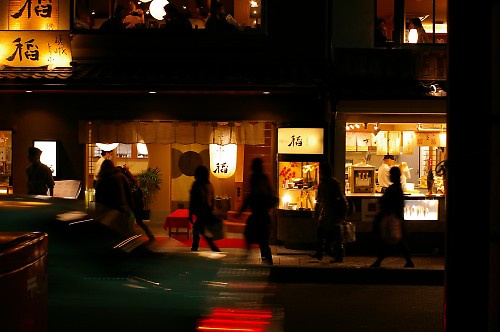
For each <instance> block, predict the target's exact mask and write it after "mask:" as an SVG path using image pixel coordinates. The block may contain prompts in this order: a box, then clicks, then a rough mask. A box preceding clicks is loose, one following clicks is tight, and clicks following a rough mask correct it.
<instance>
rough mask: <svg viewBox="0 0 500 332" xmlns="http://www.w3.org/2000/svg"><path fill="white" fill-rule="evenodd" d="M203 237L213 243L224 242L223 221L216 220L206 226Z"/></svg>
mask: <svg viewBox="0 0 500 332" xmlns="http://www.w3.org/2000/svg"><path fill="white" fill-rule="evenodd" d="M203 235H204V236H205V237H207V238H209V239H211V240H212V241H217V240H222V239H223V238H224V224H223V223H222V219H220V218H214V220H213V222H210V223H207V224H205V227H204V230H203Z"/></svg>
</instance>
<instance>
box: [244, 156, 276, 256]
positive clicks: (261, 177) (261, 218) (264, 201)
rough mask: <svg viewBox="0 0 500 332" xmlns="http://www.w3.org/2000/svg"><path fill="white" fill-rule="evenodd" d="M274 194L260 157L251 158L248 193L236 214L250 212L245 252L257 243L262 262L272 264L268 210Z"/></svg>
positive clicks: (271, 205) (272, 204) (272, 205)
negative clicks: (248, 210) (248, 209)
mask: <svg viewBox="0 0 500 332" xmlns="http://www.w3.org/2000/svg"><path fill="white" fill-rule="evenodd" d="M275 197H276V195H274V192H273V190H272V186H271V182H270V181H269V178H268V177H267V175H266V174H265V173H264V170H263V165H262V159H261V158H254V159H253V160H252V175H251V176H250V193H249V194H248V196H247V197H246V199H245V201H244V202H243V205H242V206H241V209H240V210H239V211H238V214H241V213H242V212H243V211H245V210H246V209H247V208H250V210H251V212H252V213H251V214H250V216H249V217H248V219H247V224H246V226H245V231H244V235H245V240H246V243H247V253H248V252H249V251H250V247H251V245H252V244H258V245H259V249H260V255H261V258H262V262H263V263H266V264H269V265H272V264H273V255H272V252H271V247H270V246H269V235H270V228H271V215H270V213H269V212H270V210H271V209H272V208H273V207H274V205H276V204H277V203H278V201H277V200H276V201H274V199H275Z"/></svg>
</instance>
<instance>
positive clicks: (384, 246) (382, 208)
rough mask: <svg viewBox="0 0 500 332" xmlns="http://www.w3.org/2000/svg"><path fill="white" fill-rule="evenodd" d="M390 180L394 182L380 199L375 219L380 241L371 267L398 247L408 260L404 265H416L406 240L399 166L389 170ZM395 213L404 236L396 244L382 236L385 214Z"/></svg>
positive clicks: (377, 265)
mask: <svg viewBox="0 0 500 332" xmlns="http://www.w3.org/2000/svg"><path fill="white" fill-rule="evenodd" d="M389 175H390V181H391V182H392V184H391V185H390V186H389V187H388V188H387V190H386V191H385V193H384V195H383V196H382V197H381V198H380V200H379V212H378V213H377V214H376V215H375V217H374V221H373V232H374V235H375V237H376V239H377V242H378V255H377V259H376V260H375V262H373V264H372V265H370V267H380V264H381V263H382V261H383V260H384V259H385V258H386V257H387V256H388V253H389V250H391V249H397V250H398V251H399V252H401V253H402V254H403V257H404V258H405V260H406V264H405V266H404V267H414V264H413V261H412V259H411V254H410V247H409V246H408V244H407V243H406V240H405V233H406V232H405V227H404V226H405V225H404V224H405V223H404V193H403V188H402V187H401V170H400V169H399V167H398V166H393V167H392V168H391V169H390V170H389ZM391 214H394V215H395V216H396V217H398V218H399V220H401V224H400V227H401V228H402V237H401V239H400V240H399V241H397V242H396V243H394V244H389V243H387V242H386V240H384V239H383V237H382V232H383V231H385V229H383V227H384V226H383V225H382V220H383V218H384V217H385V216H388V215H391Z"/></svg>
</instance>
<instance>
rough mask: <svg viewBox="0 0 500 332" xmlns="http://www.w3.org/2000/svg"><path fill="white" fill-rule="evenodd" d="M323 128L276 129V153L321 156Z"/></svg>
mask: <svg viewBox="0 0 500 332" xmlns="http://www.w3.org/2000/svg"><path fill="white" fill-rule="evenodd" d="M324 131H325V130H324V129H323V128H278V153H282V154H323V153H324V148H323V146H324Z"/></svg>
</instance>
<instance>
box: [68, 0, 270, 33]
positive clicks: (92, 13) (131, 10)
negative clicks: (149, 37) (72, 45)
mask: <svg viewBox="0 0 500 332" xmlns="http://www.w3.org/2000/svg"><path fill="white" fill-rule="evenodd" d="M262 1H265V0H219V1H216V0H170V1H168V0H107V1H106V0H73V17H72V29H73V30H78V31H79V32H80V31H85V30H98V29H99V28H101V26H102V25H103V23H104V22H105V21H106V20H107V19H108V18H110V17H112V16H113V15H114V14H115V13H116V12H117V11H116V9H117V8H122V9H123V10H122V11H121V13H120V14H119V15H120V18H119V19H120V20H121V22H122V23H123V25H124V28H125V31H126V30H129V29H162V28H166V20H165V15H166V12H165V8H164V7H165V5H166V4H167V3H170V4H172V5H174V6H175V8H176V10H177V11H178V13H179V15H180V16H182V17H185V18H187V19H188V20H189V23H190V24H191V27H192V29H193V30H204V29H205V28H206V23H207V20H208V18H209V17H210V16H214V14H213V13H211V8H212V6H213V7H214V8H215V5H214V4H215V3H216V2H220V3H222V5H223V10H224V13H225V15H224V16H225V17H226V21H227V22H229V23H230V24H231V25H232V26H234V27H235V28H236V29H237V31H256V30H257V31H258V30H261V24H262V22H261V21H262V14H261V8H262V3H261V2H262ZM214 13H215V9H214ZM128 15H130V16H129V17H127V18H125V17H126V16H128Z"/></svg>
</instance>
